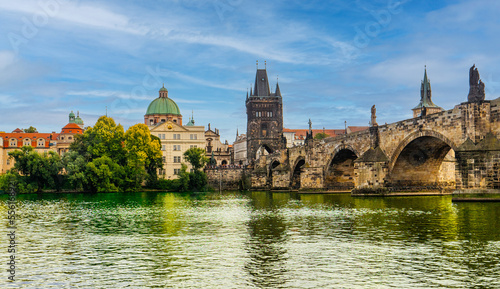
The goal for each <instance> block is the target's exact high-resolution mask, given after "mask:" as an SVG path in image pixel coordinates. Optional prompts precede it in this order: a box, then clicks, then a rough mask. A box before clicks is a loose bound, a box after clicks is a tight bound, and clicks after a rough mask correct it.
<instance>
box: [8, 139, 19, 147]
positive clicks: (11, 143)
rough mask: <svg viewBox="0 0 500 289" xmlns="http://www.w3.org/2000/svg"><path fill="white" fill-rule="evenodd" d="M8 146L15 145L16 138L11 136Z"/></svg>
mask: <svg viewBox="0 0 500 289" xmlns="http://www.w3.org/2000/svg"><path fill="white" fill-rule="evenodd" d="M9 146H11V147H17V139H15V138H11V139H10V142H9Z"/></svg>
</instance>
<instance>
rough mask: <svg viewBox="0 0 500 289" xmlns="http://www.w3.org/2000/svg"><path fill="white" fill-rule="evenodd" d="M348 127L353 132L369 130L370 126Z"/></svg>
mask: <svg viewBox="0 0 500 289" xmlns="http://www.w3.org/2000/svg"><path fill="white" fill-rule="evenodd" d="M348 128H349V130H350V131H351V132H358V131H363V130H367V129H369V128H370V127H369V126H348Z"/></svg>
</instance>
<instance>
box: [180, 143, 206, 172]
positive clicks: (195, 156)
mask: <svg viewBox="0 0 500 289" xmlns="http://www.w3.org/2000/svg"><path fill="white" fill-rule="evenodd" d="M184 159H185V160H186V161H188V162H189V163H190V164H191V166H192V167H193V169H194V170H199V169H201V168H203V167H204V166H205V165H206V164H207V163H208V160H209V159H208V158H207V157H206V156H205V150H204V149H202V148H190V149H188V150H187V151H185V152H184Z"/></svg>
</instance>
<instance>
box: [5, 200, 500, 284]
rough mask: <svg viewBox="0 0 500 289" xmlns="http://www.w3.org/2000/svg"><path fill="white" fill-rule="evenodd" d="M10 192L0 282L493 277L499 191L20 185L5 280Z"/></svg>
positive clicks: (498, 251) (498, 268)
mask: <svg viewBox="0 0 500 289" xmlns="http://www.w3.org/2000/svg"><path fill="white" fill-rule="evenodd" d="M6 200H7V196H6V195H3V196H1V197H0V215H2V216H3V223H2V225H1V226H0V228H1V229H0V230H1V236H2V237H1V238H0V252H1V253H0V264H2V265H1V267H3V268H1V269H2V270H0V272H2V273H1V274H0V288H500V203H499V202H492V203H467V202H465V203H453V202H452V200H451V196H425V197H415V196H413V197H387V198H352V197H351V196H350V195H349V194H297V193H270V192H248V193H238V192H224V193H210V194H207V195H203V196H190V195H182V194H174V193H155V192H147V193H146V192H142V193H126V194H94V195H86V194H43V195H19V196H17V202H16V208H15V210H16V211H15V213H16V217H17V219H16V229H15V236H16V252H15V260H16V264H15V267H16V268H15V281H13V282H9V280H8V277H9V276H10V273H9V272H8V271H7V269H9V268H8V266H9V265H8V264H7V263H8V262H9V260H10V259H9V258H10V256H11V255H12V254H10V253H8V251H7V249H8V246H9V240H8V238H9V237H8V235H7V234H8V233H9V232H10V231H9V229H8V227H9V224H8V220H7V216H8V208H7V203H6ZM2 247H3V248H2Z"/></svg>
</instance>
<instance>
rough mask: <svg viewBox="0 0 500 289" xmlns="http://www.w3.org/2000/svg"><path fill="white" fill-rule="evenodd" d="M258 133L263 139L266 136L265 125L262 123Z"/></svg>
mask: <svg viewBox="0 0 500 289" xmlns="http://www.w3.org/2000/svg"><path fill="white" fill-rule="evenodd" d="M260 132H261V135H262V136H263V137H266V136H267V123H263V124H261V126H260Z"/></svg>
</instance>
